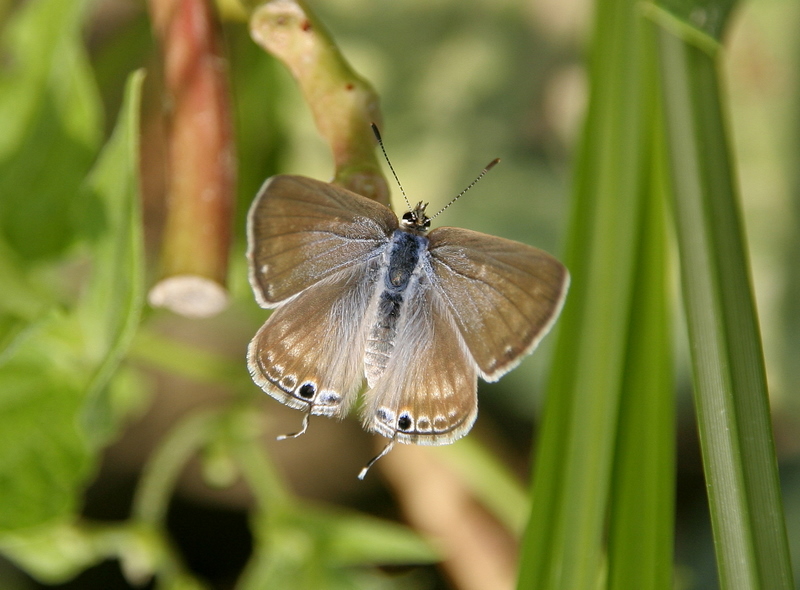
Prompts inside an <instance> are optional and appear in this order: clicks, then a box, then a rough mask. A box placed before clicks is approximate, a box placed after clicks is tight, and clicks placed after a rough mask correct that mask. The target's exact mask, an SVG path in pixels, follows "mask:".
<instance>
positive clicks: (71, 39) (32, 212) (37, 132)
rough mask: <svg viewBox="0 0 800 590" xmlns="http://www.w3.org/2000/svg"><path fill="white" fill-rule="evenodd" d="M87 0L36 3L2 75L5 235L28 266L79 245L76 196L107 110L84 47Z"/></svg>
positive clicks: (23, 16) (19, 17)
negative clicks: (83, 37) (102, 105)
mask: <svg viewBox="0 0 800 590" xmlns="http://www.w3.org/2000/svg"><path fill="white" fill-rule="evenodd" d="M87 4H88V2H87V0H34V1H31V2H26V3H24V4H22V5H21V6H20V8H19V9H18V10H17V11H16V13H14V14H13V20H12V21H11V22H10V23H9V24H8V26H7V27H6V31H5V33H6V35H5V37H4V39H3V47H2V50H3V54H4V55H6V56H7V57H6V58H5V59H4V62H5V63H7V64H10V65H9V67H4V68H2V69H1V70H0V128H2V129H3V133H2V134H0V195H2V199H0V233H2V235H3V236H4V237H5V240H6V241H7V243H8V245H9V246H10V247H11V248H13V249H14V250H16V252H17V253H18V254H19V255H20V256H21V257H22V258H25V259H29V260H40V259H44V258H52V257H55V256H58V255H60V254H62V253H63V252H64V251H65V249H66V248H67V247H68V246H69V245H70V244H71V243H72V242H73V241H74V239H75V237H76V233H77V232H76V230H77V229H78V228H76V226H75V220H74V219H73V215H74V212H75V210H76V208H85V207H87V206H88V205H87V204H85V203H83V202H82V201H81V200H80V199H79V198H78V188H79V186H80V185H81V183H82V182H83V179H84V177H85V175H86V173H87V172H88V170H89V167H90V166H91V163H92V160H93V159H94V157H95V154H96V151H97V147H98V145H99V140H100V136H101V128H102V125H101V119H102V108H101V104H100V99H99V97H98V94H97V89H96V87H95V84H94V79H93V76H92V73H91V68H90V66H89V62H88V59H87V57H86V54H85V50H84V47H83V39H82V30H81V29H82V25H83V18H84V12H85V9H86V6H87Z"/></svg>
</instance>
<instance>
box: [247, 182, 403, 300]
mask: <svg viewBox="0 0 800 590" xmlns="http://www.w3.org/2000/svg"><path fill="white" fill-rule="evenodd" d="M395 228H397V218H396V217H395V215H394V214H393V213H392V212H391V211H390V210H389V209H388V208H386V207H384V206H383V205H380V204H378V203H375V202H374V201H371V200H369V199H367V198H365V197H362V196H360V195H357V194H355V193H352V192H350V191H347V190H345V189H342V188H338V187H335V186H333V185H331V184H328V183H325V182H320V181H318V180H313V179H311V178H305V177H302V176H290V175H283V176H274V177H272V178H270V179H268V180H267V181H266V182H265V183H264V185H263V186H262V187H261V190H260V191H259V193H258V195H257V196H256V199H255V201H254V202H253V205H252V206H251V207H250V212H249V214H248V218H247V234H248V240H247V241H248V244H249V248H248V252H247V257H248V260H249V262H250V283H251V285H252V286H253V290H254V292H255V294H256V297H257V299H258V302H259V304H260V305H262V306H263V307H275V305H276V304H278V303H280V302H281V301H283V300H285V299H288V298H289V297H291V296H293V295H296V294H297V293H299V292H301V291H303V290H304V289H306V288H308V287H310V286H312V285H314V284H315V283H317V282H319V281H321V280H322V279H324V278H326V277H329V276H331V275H333V274H335V273H336V272H338V271H340V270H342V269H345V268H348V267H350V266H352V265H355V264H358V263H360V262H363V261H365V260H367V259H369V258H370V257H371V256H373V255H375V253H376V252H379V251H380V250H381V248H383V247H384V246H385V244H386V242H387V241H388V236H389V235H390V234H391V232H392V231H394V229H395Z"/></svg>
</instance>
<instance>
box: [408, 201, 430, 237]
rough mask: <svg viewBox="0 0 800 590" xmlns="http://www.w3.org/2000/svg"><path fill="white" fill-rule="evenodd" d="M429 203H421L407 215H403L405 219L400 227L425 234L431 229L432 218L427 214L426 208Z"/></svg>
mask: <svg viewBox="0 0 800 590" xmlns="http://www.w3.org/2000/svg"><path fill="white" fill-rule="evenodd" d="M427 206H428V203H423V202H422V201H420V202H419V203H417V205H416V207H414V208H412V209H411V210H410V211H408V212H407V213H404V214H403V219H401V220H400V225H401V226H402V227H403V229H406V230H409V231H412V232H415V233H420V234H424V233H425V232H426V231H428V230H429V229H430V227H431V218H430V217H428V216H427V215H426V214H425V208H426V207H427Z"/></svg>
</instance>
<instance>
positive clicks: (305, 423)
mask: <svg viewBox="0 0 800 590" xmlns="http://www.w3.org/2000/svg"><path fill="white" fill-rule="evenodd" d="M310 417H311V414H310V413H308V412H306V415H305V416H303V427H302V428H301V429H300V430H299V431H298V432H295V433H293V434H281V435H280V436H278V439H277V440H286V439H287V438H297V437H298V436H300V435H301V434H305V433H306V430H308V419H309V418H310Z"/></svg>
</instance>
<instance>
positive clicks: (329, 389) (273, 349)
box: [247, 260, 379, 417]
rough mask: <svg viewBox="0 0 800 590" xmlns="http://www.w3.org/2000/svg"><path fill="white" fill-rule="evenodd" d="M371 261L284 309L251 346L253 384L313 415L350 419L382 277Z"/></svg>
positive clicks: (315, 287)
mask: <svg viewBox="0 0 800 590" xmlns="http://www.w3.org/2000/svg"><path fill="white" fill-rule="evenodd" d="M378 274H379V272H378V265H377V261H375V260H372V261H369V262H366V263H361V264H358V265H355V266H352V267H350V268H348V269H345V270H342V271H339V272H338V273H336V274H335V275H333V276H331V277H328V278H326V279H324V280H323V281H321V282H319V283H317V284H315V285H313V286H311V287H309V288H308V289H306V290H305V291H303V292H302V293H300V295H298V296H297V297H295V298H293V299H292V300H291V302H290V303H289V304H287V305H282V306H280V307H279V308H278V309H277V310H275V311H274V312H273V313H272V315H271V316H270V317H269V319H268V320H267V322H266V323H265V324H264V325H263V326H262V328H261V329H260V330H259V331H258V333H257V334H256V336H255V338H253V340H252V342H251V343H250V347H249V350H248V354H247V364H248V367H249V369H250V374H251V375H252V377H253V380H254V381H255V382H256V383H257V384H258V385H259V386H260V387H261V388H262V389H263V390H264V391H266V392H267V393H268V394H269V395H271V396H272V397H274V398H275V399H277V400H278V401H280V402H282V403H284V404H286V405H287V406H290V407H292V408H296V409H299V410H303V411H307V412H309V413H311V414H319V415H324V416H339V417H342V416H344V415H346V414H347V411H348V410H349V409H350V406H351V405H352V403H353V401H354V400H355V396H356V394H357V393H358V389H359V387H360V385H361V382H362V379H363V364H362V358H361V355H359V354H354V351H358V350H364V346H365V326H364V321H365V317H366V309H367V307H368V305H369V302H370V299H371V297H372V293H373V292H374V290H375V287H374V285H375V281H376V279H377V277H378Z"/></svg>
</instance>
